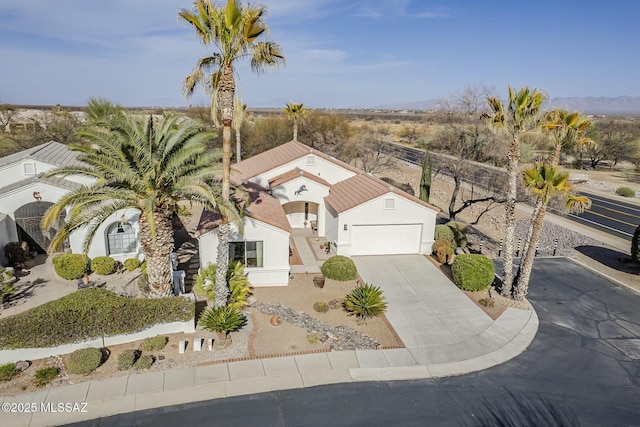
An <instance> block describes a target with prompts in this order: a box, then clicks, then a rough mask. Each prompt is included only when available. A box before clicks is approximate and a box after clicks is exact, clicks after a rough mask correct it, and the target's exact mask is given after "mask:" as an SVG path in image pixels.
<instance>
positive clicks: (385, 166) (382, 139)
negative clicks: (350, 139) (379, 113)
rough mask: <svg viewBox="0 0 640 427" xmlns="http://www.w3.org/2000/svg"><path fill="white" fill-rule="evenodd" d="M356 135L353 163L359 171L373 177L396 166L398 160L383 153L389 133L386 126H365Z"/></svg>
mask: <svg viewBox="0 0 640 427" xmlns="http://www.w3.org/2000/svg"><path fill="white" fill-rule="evenodd" d="M356 133H357V136H356V137H355V138H354V139H355V142H354V150H355V161H356V164H357V165H358V166H359V167H360V169H362V170H363V171H365V172H367V173H370V174H374V175H375V174H379V173H381V172H385V171H388V170H390V169H395V168H396V167H397V166H398V159H397V158H396V157H394V156H390V155H388V154H387V153H386V151H385V148H386V147H387V138H388V137H389V135H390V133H391V132H390V130H389V127H388V126H385V125H376V126H372V125H368V124H365V125H363V126H361V127H360V128H359V129H357V130H356Z"/></svg>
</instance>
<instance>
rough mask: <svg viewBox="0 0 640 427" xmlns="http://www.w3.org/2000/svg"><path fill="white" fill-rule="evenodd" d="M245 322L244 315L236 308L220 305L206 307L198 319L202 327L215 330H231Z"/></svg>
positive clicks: (219, 331) (221, 331)
mask: <svg viewBox="0 0 640 427" xmlns="http://www.w3.org/2000/svg"><path fill="white" fill-rule="evenodd" d="M244 323H245V318H244V315H243V314H242V312H241V311H240V310H238V309H237V308H233V307H229V306H226V305H225V306H222V307H216V308H207V309H206V310H205V311H203V312H202V314H201V315H200V318H199V319H198V324H199V325H200V326H202V327H203V328H204V329H206V330H208V331H211V332H216V333H223V332H227V333H229V332H233V331H235V330H237V329H240V327H242V326H243V325H244Z"/></svg>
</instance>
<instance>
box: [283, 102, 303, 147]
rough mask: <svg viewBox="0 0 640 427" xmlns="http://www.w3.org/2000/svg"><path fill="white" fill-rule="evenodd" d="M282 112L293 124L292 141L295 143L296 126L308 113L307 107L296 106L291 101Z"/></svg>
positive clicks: (296, 135) (296, 137) (296, 136)
mask: <svg viewBox="0 0 640 427" xmlns="http://www.w3.org/2000/svg"><path fill="white" fill-rule="evenodd" d="M283 111H284V113H285V114H286V115H287V117H288V118H289V120H291V121H292V122H293V140H294V141H297V140H298V124H299V123H300V122H301V121H302V120H303V119H304V117H305V116H306V115H307V114H308V113H309V110H307V107H305V106H304V104H296V103H294V102H293V101H289V102H288V103H287V104H286V107H285V108H284V110H283Z"/></svg>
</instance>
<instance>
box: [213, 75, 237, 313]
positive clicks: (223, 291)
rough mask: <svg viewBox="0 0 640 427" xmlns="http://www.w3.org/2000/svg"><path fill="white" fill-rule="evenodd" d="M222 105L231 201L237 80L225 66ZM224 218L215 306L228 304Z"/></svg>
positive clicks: (225, 181)
mask: <svg viewBox="0 0 640 427" xmlns="http://www.w3.org/2000/svg"><path fill="white" fill-rule="evenodd" d="M218 91H219V93H220V106H221V110H222V199H223V200H224V201H225V202H228V201H229V195H230V193H231V123H232V121H233V97H234V94H235V81H234V79H233V69H232V68H231V67H230V66H225V67H224V69H223V71H222V77H221V78H220V87H219V88H218ZM227 221H228V218H225V217H223V218H222V224H220V227H219V228H218V256H217V259H216V286H215V295H216V297H215V300H214V307H220V306H222V305H226V304H227V295H228V294H229V288H228V287H227V270H228V269H229V224H228V222H227Z"/></svg>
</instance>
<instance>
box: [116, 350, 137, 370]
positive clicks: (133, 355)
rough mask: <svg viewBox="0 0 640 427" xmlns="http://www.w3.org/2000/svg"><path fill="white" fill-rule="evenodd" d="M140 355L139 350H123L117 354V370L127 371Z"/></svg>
mask: <svg viewBox="0 0 640 427" xmlns="http://www.w3.org/2000/svg"><path fill="white" fill-rule="evenodd" d="M139 357H140V350H124V351H123V352H122V353H120V355H119V356H118V371H128V370H130V369H131V368H133V364H134V363H136V360H138V358H139Z"/></svg>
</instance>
